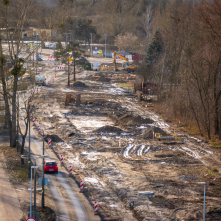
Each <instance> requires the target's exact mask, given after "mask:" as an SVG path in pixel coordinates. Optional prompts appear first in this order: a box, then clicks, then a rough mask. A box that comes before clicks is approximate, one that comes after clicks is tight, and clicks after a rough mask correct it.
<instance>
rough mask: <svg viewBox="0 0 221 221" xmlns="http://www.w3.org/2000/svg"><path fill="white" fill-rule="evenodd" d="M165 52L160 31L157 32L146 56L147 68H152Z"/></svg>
mask: <svg viewBox="0 0 221 221" xmlns="http://www.w3.org/2000/svg"><path fill="white" fill-rule="evenodd" d="M162 51H163V40H162V37H161V33H160V30H157V31H156V33H155V35H154V38H153V41H152V42H151V44H150V46H149V48H148V51H147V56H146V62H145V63H146V66H147V67H150V66H151V65H152V64H153V63H154V62H155V61H156V60H157V59H158V58H159V56H160V54H161V53H162Z"/></svg>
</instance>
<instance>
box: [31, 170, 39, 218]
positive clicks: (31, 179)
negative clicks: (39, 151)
mask: <svg viewBox="0 0 221 221" xmlns="http://www.w3.org/2000/svg"><path fill="white" fill-rule="evenodd" d="M36 168H38V166H32V167H31V196H30V217H32V169H35V175H36ZM35 191H36V189H35Z"/></svg>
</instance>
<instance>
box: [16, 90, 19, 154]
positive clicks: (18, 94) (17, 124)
mask: <svg viewBox="0 0 221 221" xmlns="http://www.w3.org/2000/svg"><path fill="white" fill-rule="evenodd" d="M17 98H18V107H17V135H16V149H17V152H18V122H19V120H18V118H19V94H18V96H17Z"/></svg>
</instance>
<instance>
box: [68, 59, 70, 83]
mask: <svg viewBox="0 0 221 221" xmlns="http://www.w3.org/2000/svg"><path fill="white" fill-rule="evenodd" d="M68 86H70V74H69V57H68Z"/></svg>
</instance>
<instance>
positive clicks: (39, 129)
mask: <svg viewBox="0 0 221 221" xmlns="http://www.w3.org/2000/svg"><path fill="white" fill-rule="evenodd" d="M40 132H41V127H40V126H38V133H39V134H40Z"/></svg>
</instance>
